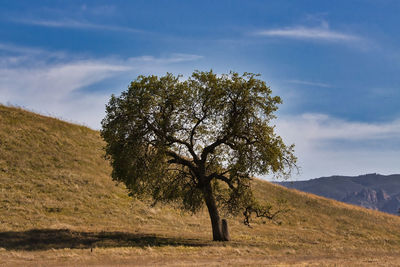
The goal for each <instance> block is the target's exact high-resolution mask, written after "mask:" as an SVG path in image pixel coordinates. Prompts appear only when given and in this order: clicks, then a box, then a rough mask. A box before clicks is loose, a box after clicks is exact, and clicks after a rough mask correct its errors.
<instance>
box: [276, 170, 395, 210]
mask: <svg viewBox="0 0 400 267" xmlns="http://www.w3.org/2000/svg"><path fill="white" fill-rule="evenodd" d="M279 184H280V185H283V186H285V187H288V188H294V189H297V190H300V191H304V192H308V193H312V194H315V195H319V196H323V197H327V198H332V199H335V200H338V201H342V202H346V203H349V204H354V205H358V206H362V207H365V208H368V209H373V210H380V211H384V212H388V213H392V214H398V211H399V208H400V174H393V175H380V174H376V173H372V174H366V175H360V176H354V177H352V176H331V177H322V178H317V179H312V180H308V181H296V182H281V183H279Z"/></svg>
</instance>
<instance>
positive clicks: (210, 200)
mask: <svg viewBox="0 0 400 267" xmlns="http://www.w3.org/2000/svg"><path fill="white" fill-rule="evenodd" d="M203 195H204V200H205V201H206V205H207V208H208V213H209V214H210V219H211V226H212V231H213V240H214V241H225V239H224V236H223V234H222V228H221V218H220V217H219V212H218V208H217V203H216V202H215V198H214V195H213V192H212V188H211V184H208V185H206V186H205V187H204V189H203Z"/></svg>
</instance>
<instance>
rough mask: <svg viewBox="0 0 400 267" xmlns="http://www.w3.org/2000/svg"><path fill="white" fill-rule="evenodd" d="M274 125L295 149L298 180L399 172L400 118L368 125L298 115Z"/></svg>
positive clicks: (286, 117) (320, 115)
mask: <svg viewBox="0 0 400 267" xmlns="http://www.w3.org/2000/svg"><path fill="white" fill-rule="evenodd" d="M276 125H277V127H276V129H277V132H278V134H279V135H281V136H282V137H283V138H284V140H285V142H287V143H294V144H295V146H296V147H295V150H296V155H297V156H298V158H299V165H300V167H301V169H302V175H301V176H300V178H301V179H309V178H317V177H321V176H330V175H335V174H339V175H359V174H364V173H373V172H377V173H383V174H391V173H400V166H399V164H398V159H399V158H400V119H397V120H393V121H389V122H382V123H377V122H374V123H371V122H357V121H346V120H343V119H339V118H334V117H331V116H328V115H326V114H301V115H298V116H281V117H279V118H278V119H277V121H276ZM294 178H296V177H294Z"/></svg>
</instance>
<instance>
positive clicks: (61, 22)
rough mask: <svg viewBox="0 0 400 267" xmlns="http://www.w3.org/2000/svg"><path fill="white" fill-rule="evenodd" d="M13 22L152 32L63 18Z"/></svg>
mask: <svg viewBox="0 0 400 267" xmlns="http://www.w3.org/2000/svg"><path fill="white" fill-rule="evenodd" d="M10 20H11V21H13V22H16V23H21V24H27V25H36V26H43V27H50V28H70V29H86V30H104V31H117V32H128V33H142V34H144V33H145V34H149V33H150V32H147V31H144V30H140V29H135V28H130V27H123V26H116V25H105V24H96V23H90V22H85V21H79V20H75V19H62V20H50V19H49V20H45V19H21V18H19V19H10Z"/></svg>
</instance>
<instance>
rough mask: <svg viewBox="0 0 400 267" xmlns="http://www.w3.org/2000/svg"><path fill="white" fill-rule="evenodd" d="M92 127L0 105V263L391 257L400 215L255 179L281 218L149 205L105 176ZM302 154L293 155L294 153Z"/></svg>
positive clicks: (386, 260)
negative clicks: (279, 203) (216, 235)
mask: <svg viewBox="0 0 400 267" xmlns="http://www.w3.org/2000/svg"><path fill="white" fill-rule="evenodd" d="M102 146H103V142H102V140H101V139H100V137H99V133H98V132H96V131H93V130H91V129H88V128H86V127H83V126H78V125H74V124H70V123H66V122H63V121H60V120H57V119H54V118H49V117H45V116H41V115H37V114H34V113H31V112H27V111H24V110H21V109H18V108H11V107H5V106H1V105H0V185H1V188H0V265H3V264H8V265H21V264H23V265H29V264H31V265H37V264H42V265H51V264H55V263H57V264H58V265H71V264H72V265H81V264H85V265H92V264H94V265H109V264H119V265H127V266H128V265H131V264H137V265H149V266H151V265H157V264H167V265H168V264H169V265H215V266H217V265H221V264H230V265H232V264H236V265H242V264H250V265H261V264H267V263H268V264H274V263H284V264H343V265H347V264H353V265H357V264H358V265H362V266H364V265H368V264H371V265H377V263H379V265H388V266H389V265H393V264H398V265H400V258H399V257H400V256H399V251H400V218H399V217H398V216H394V215H388V214H384V213H380V212H377V211H371V210H366V209H363V208H359V207H356V206H351V205H347V204H343V203H339V202H336V201H334V200H328V199H325V198H322V197H317V196H314V195H310V194H306V193H301V192H298V191H295V190H288V189H285V188H283V187H281V186H278V185H273V184H271V183H268V182H265V181H261V180H256V181H255V182H254V183H255V184H254V188H255V191H256V195H257V196H258V197H259V198H260V199H261V200H262V201H270V202H272V203H273V202H274V201H276V200H277V199H280V198H283V199H286V200H287V201H288V205H289V206H290V209H291V211H290V212H289V213H287V214H285V215H284V216H282V217H281V218H280V220H281V222H282V223H281V224H276V223H272V222H269V221H266V222H265V221H262V220H259V221H257V220H256V221H254V224H253V228H249V227H247V226H245V225H243V224H242V218H240V217H239V218H228V220H229V226H230V232H231V237H232V239H233V241H232V242H230V243H221V242H211V241H210V240H211V238H212V237H211V227H210V223H209V218H208V216H207V214H206V212H205V211H203V212H201V213H199V214H196V215H190V214H183V213H181V212H180V211H177V210H175V209H174V208H173V207H170V206H155V207H153V208H149V207H148V205H146V203H143V202H141V201H138V200H132V199H130V198H129V197H128V196H127V192H126V190H125V189H124V187H123V186H122V185H115V183H114V182H113V181H112V180H111V178H110V176H109V174H110V171H111V169H110V167H109V166H108V164H107V162H106V161H105V160H104V159H103V158H102V156H103V151H102ZM300 156H301V155H300Z"/></svg>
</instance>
